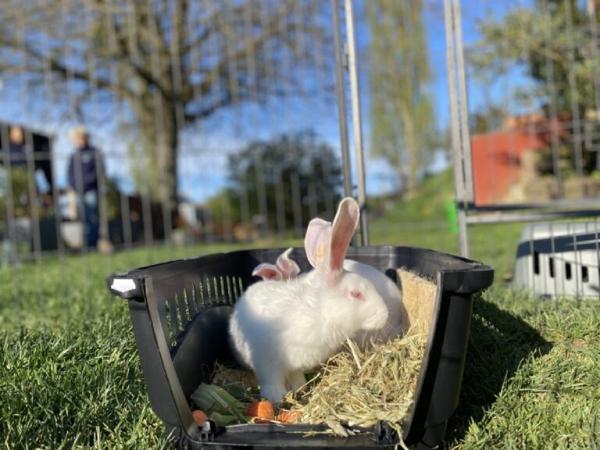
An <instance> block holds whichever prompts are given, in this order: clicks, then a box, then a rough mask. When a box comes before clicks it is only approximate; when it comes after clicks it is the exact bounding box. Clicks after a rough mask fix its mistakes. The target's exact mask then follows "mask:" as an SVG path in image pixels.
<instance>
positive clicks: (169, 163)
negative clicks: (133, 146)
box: [156, 99, 179, 211]
mask: <svg viewBox="0 0 600 450" xmlns="http://www.w3.org/2000/svg"><path fill="white" fill-rule="evenodd" d="M162 107H163V108H162V112H161V114H159V116H160V119H162V120H161V123H157V124H156V155H157V159H158V161H157V168H158V170H159V175H160V176H161V180H160V185H159V188H158V193H159V197H160V201H161V202H162V203H163V205H166V206H167V207H168V210H169V211H174V210H175V209H176V207H177V204H178V194H179V191H178V187H177V147H178V144H179V129H178V126H177V125H178V124H177V116H176V105H175V104H174V102H172V101H169V100H166V99H163V101H162Z"/></svg>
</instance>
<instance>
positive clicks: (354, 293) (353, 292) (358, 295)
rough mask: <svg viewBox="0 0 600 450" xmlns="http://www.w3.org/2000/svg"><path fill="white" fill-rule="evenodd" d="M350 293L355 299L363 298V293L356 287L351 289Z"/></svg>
mask: <svg viewBox="0 0 600 450" xmlns="http://www.w3.org/2000/svg"><path fill="white" fill-rule="evenodd" d="M350 295H351V296H352V298H354V299H356V300H364V299H365V298H364V296H363V293H362V292H360V291H358V290H356V289H353V290H351V291H350Z"/></svg>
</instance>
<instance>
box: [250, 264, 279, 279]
mask: <svg viewBox="0 0 600 450" xmlns="http://www.w3.org/2000/svg"><path fill="white" fill-rule="evenodd" d="M252 276H254V277H261V278H262V279H263V280H281V279H282V278H283V275H282V273H281V271H280V270H279V268H277V267H276V266H274V265H273V264H267V263H262V264H259V265H258V266H256V267H255V268H254V270H253V271H252Z"/></svg>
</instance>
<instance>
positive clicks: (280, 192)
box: [210, 131, 341, 230]
mask: <svg viewBox="0 0 600 450" xmlns="http://www.w3.org/2000/svg"><path fill="white" fill-rule="evenodd" d="M228 170H229V178H230V181H231V186H230V187H229V189H227V190H225V191H224V192H222V193H220V194H219V195H217V196H216V197H215V198H214V199H213V200H212V201H211V202H210V206H211V207H212V208H211V209H213V210H220V211H221V213H220V214H219V212H218V211H217V212H216V214H218V215H219V216H220V217H221V220H223V219H225V218H226V219H227V220H229V221H230V222H231V224H236V223H240V222H242V223H243V222H247V221H250V220H252V219H253V218H254V217H256V216H259V217H261V216H262V219H263V220H262V223H263V225H264V226H265V227H268V228H278V229H281V230H283V229H289V228H291V227H292V226H303V225H305V224H306V222H308V220H309V219H310V218H312V217H314V216H316V215H323V214H325V215H326V216H328V215H330V214H331V212H332V211H333V208H335V205H336V204H337V201H338V199H339V190H340V186H341V169H340V165H339V160H338V158H337V156H336V152H335V150H334V149H333V148H332V147H331V146H329V145H328V144H326V143H324V142H321V141H319V140H318V138H317V136H316V135H315V134H314V133H313V132H310V131H303V132H298V133H295V134H291V135H285V134H284V135H281V136H277V137H275V138H273V139H271V140H268V141H255V142H252V143H250V144H248V145H247V146H246V147H245V148H243V149H242V150H241V151H240V152H237V153H235V154H232V155H231V156H230V157H229V163H228ZM225 204H226V206H225ZM213 215H214V213H213ZM225 215H227V217H224V216H225ZM300 218H301V219H302V220H303V222H304V223H297V221H298V220H299V219H300Z"/></svg>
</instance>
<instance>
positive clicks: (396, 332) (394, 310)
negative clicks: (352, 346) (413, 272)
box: [344, 259, 406, 348]
mask: <svg viewBox="0 0 600 450" xmlns="http://www.w3.org/2000/svg"><path fill="white" fill-rule="evenodd" d="M344 270H347V271H348V272H352V273H356V274H358V275H360V276H362V277H364V278H366V279H367V280H369V281H370V282H371V283H373V286H374V287H375V289H376V290H377V292H378V293H379V295H380V296H381V298H383V301H384V302H385V304H386V306H387V309H388V319H387V322H386V323H385V325H384V326H383V328H381V329H379V330H375V331H359V332H358V333H357V334H356V335H355V336H354V339H355V340H356V342H357V344H358V345H359V347H361V348H365V347H366V345H367V344H368V343H369V342H370V341H373V342H387V341H389V340H391V339H394V338H395V337H398V336H401V335H402V334H403V333H404V332H405V331H406V330H405V329H404V327H405V323H404V315H405V314H406V311H405V309H404V306H403V305H402V294H401V292H400V289H398V286H396V283H394V282H393V281H392V280H391V279H390V278H389V277H388V276H386V275H385V274H384V273H382V272H380V271H379V270H377V269H376V268H374V267H373V266H370V265H368V264H363V263H360V262H357V261H354V260H352V259H346V260H344Z"/></svg>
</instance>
